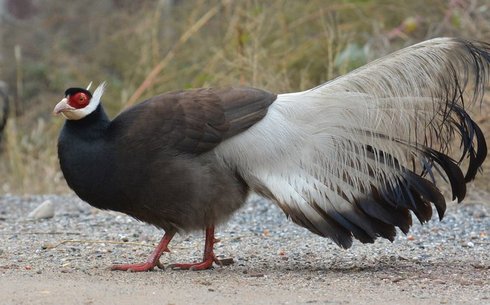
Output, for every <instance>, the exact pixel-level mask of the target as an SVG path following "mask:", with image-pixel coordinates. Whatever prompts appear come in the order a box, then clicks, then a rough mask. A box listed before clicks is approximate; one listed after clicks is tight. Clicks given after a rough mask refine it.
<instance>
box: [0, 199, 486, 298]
mask: <svg viewBox="0 0 490 305" xmlns="http://www.w3.org/2000/svg"><path fill="white" fill-rule="evenodd" d="M472 196H473V197H472V198H469V200H466V203H464V204H460V205H456V204H449V208H448V211H447V213H446V217H445V218H444V220H443V221H442V222H439V221H437V220H435V219H434V220H432V221H431V222H429V223H428V224H426V225H424V226H421V225H420V224H418V223H417V224H415V225H414V227H413V228H412V230H411V232H410V234H409V235H407V236H405V235H403V234H399V236H398V237H397V239H396V241H395V242H394V243H390V242H388V241H385V240H379V241H377V242H376V243H375V244H370V245H362V244H360V243H357V242H356V243H354V246H353V247H352V248H351V249H349V250H342V249H340V248H339V247H337V246H336V245H335V244H333V243H332V242H331V241H329V240H327V239H323V238H321V237H318V236H316V235H314V234H311V233H309V232H308V231H307V230H305V229H303V228H300V227H298V226H296V225H294V224H292V223H290V222H289V221H287V220H286V218H285V217H284V215H283V214H282V212H281V211H279V210H278V209H277V208H276V207H275V206H273V205H272V204H270V203H268V202H266V201H264V200H261V199H252V200H250V202H249V203H248V204H247V205H246V206H245V207H244V208H243V209H242V210H240V211H239V212H238V213H236V214H235V216H234V217H233V218H232V219H231V220H230V222H229V223H227V224H226V225H223V226H221V227H220V228H219V229H218V230H217V231H218V234H217V236H218V238H220V239H221V242H220V243H218V244H217V245H216V248H215V252H216V254H217V255H218V256H219V257H221V258H232V259H233V261H234V263H233V264H232V265H230V266H224V267H215V268H214V269H212V270H206V271H199V272H192V271H178V270H170V269H168V268H167V269H165V270H160V269H158V270H155V271H154V272H146V273H129V272H113V271H109V266H110V265H111V264H114V263H128V262H142V261H144V260H146V257H147V256H148V255H149V253H150V252H151V251H152V247H153V246H154V244H155V243H156V242H157V241H159V239H160V237H161V235H162V232H161V231H160V230H158V229H156V228H153V227H151V226H149V225H146V224H143V223H140V222H138V221H136V220H133V219H131V218H129V217H127V216H125V215H122V214H119V213H115V212H108V211H100V210H97V209H94V208H91V207H90V206H89V205H87V204H85V203H83V202H82V201H80V200H79V199H77V198H76V197H73V196H24V197H18V196H10V195H6V196H0V241H1V242H0V304H114V303H116V304H133V303H139V302H146V303H148V304H153V303H158V304H348V303H350V304H361V303H362V304H490V285H489V282H490V254H489V253H490V251H489V250H490V240H489V237H488V234H489V228H490V205H488V204H487V203H486V202H488V199H489V198H490V195H489V194H486V193H478V192H475V191H473V192H472ZM45 200H50V201H51V202H52V203H53V204H54V207H55V211H56V214H55V216H54V217H53V218H50V219H42V220H30V219H28V218H27V215H28V214H29V212H30V211H32V210H33V209H34V208H36V207H37V206H39V205H40V204H41V203H42V202H43V201H45ZM202 247H203V236H202V233H200V232H197V233H193V234H190V235H186V236H176V238H175V239H174V241H173V242H172V243H171V244H170V250H171V251H172V252H171V253H169V254H167V253H166V254H164V255H163V256H162V259H161V261H162V263H163V264H169V263H175V262H189V261H192V260H194V259H198V258H199V257H201V255H202V252H201V251H202Z"/></svg>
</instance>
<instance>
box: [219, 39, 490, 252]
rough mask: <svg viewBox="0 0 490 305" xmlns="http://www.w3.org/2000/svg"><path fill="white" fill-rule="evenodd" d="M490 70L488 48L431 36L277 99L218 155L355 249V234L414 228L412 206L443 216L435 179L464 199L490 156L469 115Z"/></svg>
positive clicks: (424, 214)
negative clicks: (464, 171)
mask: <svg viewBox="0 0 490 305" xmlns="http://www.w3.org/2000/svg"><path fill="white" fill-rule="evenodd" d="M489 65H490V47H489V45H487V44H483V43H471V42H468V41H464V40H459V39H452V38H441V39H434V40H430V41H426V42H423V43H420V44H417V45H414V46H412V47H408V48H406V49H403V50H401V51H399V52H396V53H393V54H391V55H388V56H386V57H384V58H382V59H379V60H376V61H374V62H372V63H370V64H368V65H366V66H364V67H361V68H359V69H357V70H355V71H353V72H351V73H349V74H347V75H345V76H342V77H339V78H337V79H334V80H332V81H330V82H328V83H326V84H323V85H321V86H319V87H316V88H314V89H311V90H308V91H304V92H299V93H289V94H280V95H278V98H277V100H276V101H275V102H274V104H272V105H271V107H270V108H269V112H268V113H267V115H266V117H265V118H264V119H262V120H261V121H260V122H258V123H257V124H255V125H254V126H252V127H251V128H250V129H248V130H247V131H245V132H243V133H242V134H240V135H238V136H236V137H234V138H231V139H229V140H227V141H225V142H223V143H222V144H220V145H219V146H218V147H217V148H216V149H215V151H216V152H217V155H218V156H220V157H221V159H222V160H223V162H225V163H226V164H230V165H231V166H233V167H234V168H236V169H237V171H238V172H239V173H240V174H241V175H242V177H243V178H244V180H245V181H247V183H248V184H249V185H250V186H251V187H252V189H254V190H255V191H256V192H258V193H260V194H262V195H264V196H266V197H269V198H271V199H272V200H274V201H275V202H276V203H277V204H278V205H279V206H280V207H281V208H282V209H283V210H284V212H285V213H286V214H287V215H288V216H289V217H291V219H292V220H293V221H294V222H296V223H298V224H300V225H302V226H304V227H306V228H308V229H309V230H311V231H312V232H314V233H317V234H319V235H322V236H327V237H330V238H332V239H333V240H334V241H335V242H336V243H337V244H339V245H340V246H342V247H345V248H347V247H350V246H351V244H352V237H355V238H357V239H359V240H360V241H362V242H373V241H374V240H375V239H376V238H377V237H378V236H381V237H385V238H388V239H390V240H393V238H394V236H395V234H396V230H395V226H397V227H399V228H400V229H401V230H402V231H403V232H407V231H408V229H409V227H410V226H411V224H412V220H411V216H410V211H413V212H414V214H415V215H416V217H418V219H419V220H420V221H421V222H425V221H427V220H429V219H430V218H431V217H432V206H431V203H432V204H434V205H435V207H436V209H437V211H438V213H439V216H440V217H442V216H443V214H444V211H445V208H446V202H445V199H444V196H443V195H442V192H441V190H440V189H439V188H438V185H437V184H436V180H435V179H436V178H437V177H436V176H442V177H443V179H445V180H446V181H448V184H450V185H451V188H452V193H453V199H455V198H457V199H458V200H459V201H461V200H462V199H463V198H464V196H465V193H466V186H465V183H466V182H468V181H471V180H472V179H473V178H474V177H475V174H476V172H477V169H478V168H479V167H480V166H481V164H482V163H483V161H484V159H485V157H486V154H487V148H486V144H485V138H484V136H483V133H482V131H481V130H480V128H479V127H478V125H477V124H476V123H475V122H474V121H473V120H472V119H471V117H470V116H469V114H468V113H467V112H466V108H467V107H468V106H469V105H471V104H472V102H473V104H474V103H475V102H479V101H481V99H482V95H483V92H484V86H485V84H486V81H487V80H488V77H489V71H490V67H489ZM458 139H459V140H460V144H461V145H460V146H458V144H459V143H457V142H456V140H458ZM454 150H457V152H458V154H457V155H455V154H452V153H453V151H454ZM455 156H456V157H455ZM466 159H468V161H467V165H468V168H467V170H466V174H463V172H462V170H461V165H462V164H461V162H462V161H463V160H466Z"/></svg>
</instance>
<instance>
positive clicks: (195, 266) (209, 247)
mask: <svg viewBox="0 0 490 305" xmlns="http://www.w3.org/2000/svg"><path fill="white" fill-rule="evenodd" d="M217 241H218V240H216V239H215V238H214V226H210V227H207V228H206V244H205V245H204V255H203V260H202V262H200V263H191V264H173V265H171V267H172V268H174V269H181V270H206V269H209V268H211V267H212V266H213V262H214V263H217V264H218V265H221V262H220V261H219V260H218V259H217V258H216V256H215V255H214V251H213V246H214V243H215V242H217Z"/></svg>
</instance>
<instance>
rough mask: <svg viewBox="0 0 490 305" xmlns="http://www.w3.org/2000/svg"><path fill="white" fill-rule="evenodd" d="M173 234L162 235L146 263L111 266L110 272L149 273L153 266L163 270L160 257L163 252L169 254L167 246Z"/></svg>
mask: <svg viewBox="0 0 490 305" xmlns="http://www.w3.org/2000/svg"><path fill="white" fill-rule="evenodd" d="M174 235H175V232H170V233H166V232H165V235H163V237H162V240H161V241H160V243H159V244H158V246H157V247H156V248H155V250H153V253H152V254H151V255H150V257H148V259H147V260H146V263H140V264H124V265H114V266H112V268H111V269H112V270H121V271H132V272H142V271H151V270H153V268H155V266H158V268H160V269H163V266H162V265H161V264H160V260H159V259H160V256H162V254H163V252H170V250H169V249H168V244H169V243H170V241H171V240H172V238H173V237H174Z"/></svg>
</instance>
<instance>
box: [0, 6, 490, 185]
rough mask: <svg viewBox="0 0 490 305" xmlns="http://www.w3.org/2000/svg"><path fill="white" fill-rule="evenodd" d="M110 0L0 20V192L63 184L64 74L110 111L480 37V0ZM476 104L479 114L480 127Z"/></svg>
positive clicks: (284, 84)
mask: <svg viewBox="0 0 490 305" xmlns="http://www.w3.org/2000/svg"><path fill="white" fill-rule="evenodd" d="M113 3H114V2H113V1H109V0H105V1H96V0H91V1H78V2H77V1H75V2H70V3H69V4H66V3H64V2H62V1H56V0H46V1H43V6H42V8H40V9H39V10H38V12H37V15H36V16H35V17H33V18H31V19H29V20H24V21H16V20H10V19H9V20H4V21H3V22H2V24H1V27H0V34H1V37H2V42H3V43H2V49H1V50H0V52H2V55H3V60H1V61H0V79H2V80H4V81H6V82H8V83H9V84H10V85H11V86H12V88H14V89H16V90H12V92H13V99H14V100H15V101H16V109H18V111H19V112H20V114H21V115H20V116H19V117H17V118H16V119H12V120H10V122H9V124H8V127H7V131H6V139H5V141H4V143H2V152H1V154H0V161H1V162H0V179H1V180H0V193H2V192H15V193H46V192H50V193H52V192H66V191H67V187H66V185H65V183H64V181H63V178H62V175H61V174H60V171H59V166H58V163H57V156H56V138H57V133H58V131H59V129H60V128H61V124H62V120H60V119H58V118H52V117H51V115H50V113H51V109H52V107H53V106H54V104H55V103H56V102H57V101H58V100H59V99H60V98H61V95H62V93H63V92H64V89H66V88H67V87H69V86H85V85H86V84H88V83H89V82H90V81H94V82H95V83H98V82H100V81H103V80H106V81H107V82H108V84H109V87H108V91H107V94H106V95H105V98H104V105H105V107H106V108H107V109H108V111H109V113H110V114H112V115H115V114H116V113H118V112H119V111H120V110H121V109H123V108H124V107H127V106H128V105H130V104H132V103H134V102H136V101H139V100H142V99H144V98H147V97H149V96H152V95H154V94H157V93H161V92H164V91H169V90H175V89H180V88H189V87H201V86H223V85H250V86H256V87H262V88H267V89H268V90H271V91H275V92H287V91H296V90H303V89H307V88H310V87H312V86H316V85H318V84H319V83H321V82H324V81H326V80H328V79H331V78H333V77H335V76H338V75H341V74H344V73H346V72H348V71H350V70H352V69H353V68H355V67H357V66H359V65H362V64H364V63H365V62H366V61H368V60H371V59H373V58H375V57H379V56H380V55H383V54H386V53H388V52H389V51H392V50H395V49H398V48H400V47H402V46H405V45H409V44H412V43H415V42H417V41H420V40H424V39H426V38H430V37H434V36H443V35H453V36H463V37H468V38H472V39H479V40H486V41H490V4H488V3H487V1H484V0H459V1H458V0H451V1H443V0H433V1H424V0H414V1H403V2H401V1H396V2H395V1H375V0H357V1H356V0H350V1H349V0H332V1H323V0H313V1H286V0H275V1H258V0H256V1H255V0H244V1H226V0H223V1H219V0H196V1H185V0H184V1H180V2H179V4H178V5H176V6H171V7H170V6H166V5H164V4H163V3H165V1H156V0H155V1H144V2H138V5H135V4H134V2H132V1H122V0H121V1H117V3H119V4H120V5H119V6H118V7H114V4H113ZM141 3H143V4H141ZM87 8H89V9H87ZM16 45H17V46H19V47H20V50H21V51H22V57H21V58H20V59H18V60H17V61H16V60H15V56H14V49H15V46H16ZM18 49H19V48H18ZM19 71H21V72H19ZM19 73H21V76H22V77H21V78H20V79H19ZM19 88H20V89H21V90H20V89H19ZM487 104H488V103H487ZM487 104H485V106H484V108H483V110H484V111H483V112H482V114H481V115H480V116H481V117H479V119H481V120H483V121H484V122H483V126H484V128H485V129H486V130H487V131H489V132H490V127H489V124H490V123H489V122H487V121H486V120H487V113H488V106H487Z"/></svg>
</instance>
